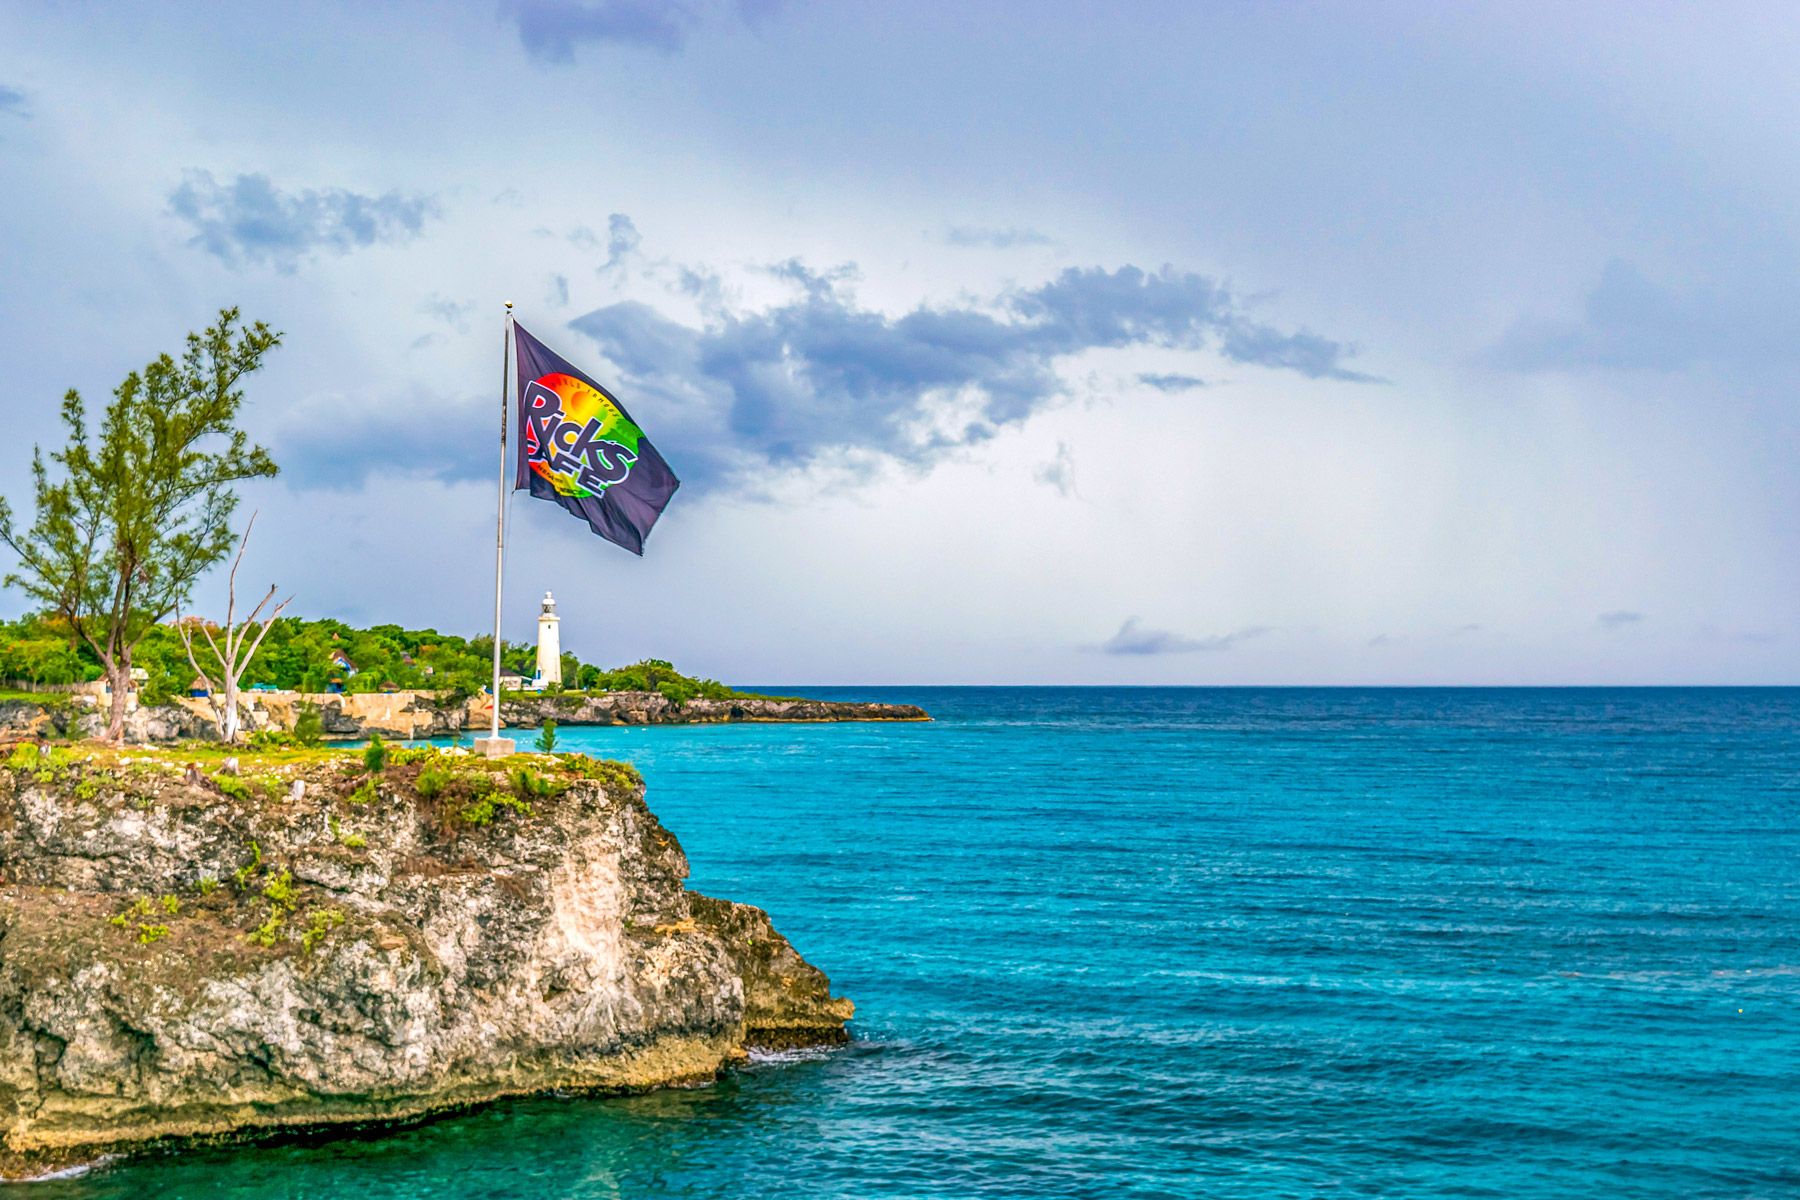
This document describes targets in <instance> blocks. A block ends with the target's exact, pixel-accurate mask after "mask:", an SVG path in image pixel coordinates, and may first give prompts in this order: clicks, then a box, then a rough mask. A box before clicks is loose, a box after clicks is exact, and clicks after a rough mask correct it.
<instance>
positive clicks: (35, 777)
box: [0, 747, 853, 1177]
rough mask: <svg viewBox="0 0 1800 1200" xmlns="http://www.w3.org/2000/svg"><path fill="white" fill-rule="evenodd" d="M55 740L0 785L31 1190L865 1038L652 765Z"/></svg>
mask: <svg viewBox="0 0 1800 1200" xmlns="http://www.w3.org/2000/svg"><path fill="white" fill-rule="evenodd" d="M239 761H240V770H239V773H237V774H231V773H228V771H227V770H226V769H224V766H225V764H224V757H223V755H222V754H220V753H219V752H218V751H184V752H182V753H181V754H180V755H179V756H178V755H175V754H171V753H161V752H150V753H143V752H140V753H137V754H132V753H129V752H126V753H114V752H110V751H102V750H95V751H86V750H74V751H64V750H55V751H51V752H49V753H48V754H40V753H39V752H38V751H37V750H36V749H34V748H30V747H25V748H21V749H20V750H18V751H16V752H15V753H14V755H13V757H12V758H11V759H10V760H9V761H8V763H7V765H6V767H5V768H4V769H0V1139H3V1146H4V1154H3V1155H0V1175H6V1176H13V1177H17V1176H21V1175H29V1174H32V1173H36V1172H41V1171H43V1170H45V1169H49V1168H53V1167H56V1166H59V1165H63V1164H67V1163H71V1162H79V1161H84V1160H89V1159H93V1158H96V1157H98V1156H100V1155H103V1154H107V1153H114V1152H119V1151H125V1150H131V1149H135V1148H143V1147H146V1146H151V1145H156V1144H178V1143H181V1142H186V1141H195V1140H201V1141H205V1140H216V1139H233V1138H242V1137H254V1136H255V1135H257V1134H259V1133H265V1132H269V1131H274V1130H278V1129H282V1128H292V1127H299V1126H317V1125H331V1124H343V1123H356V1124H361V1123H369V1122H383V1121H394V1120H403V1119H407V1118H412V1117H417V1116H421V1115H424V1114H427V1113H431V1112H435V1111H440V1110H445V1109H451V1108H456V1107H461V1106H466V1105H471V1104H478V1103H481V1102H485V1101H489V1100H493V1099H495V1098H498V1097H503V1096H512V1095H521V1094H526V1093H532V1092H542V1091H548V1090H571V1091H618V1090H635V1089H641V1088H649V1087H656V1086H660V1085H666V1084H680V1083H691V1082H695V1081H701V1080H706V1079H710V1078H712V1077H714V1076H715V1075H716V1074H717V1073H718V1072H719V1071H720V1070H721V1069H722V1068H723V1067H724V1066H726V1065H727V1064H729V1063H731V1062H732V1061H734V1060H736V1059H739V1058H742V1057H743V1056H744V1054H745V1053H746V1051H747V1050H748V1049H751V1048H756V1047H762V1046H767V1047H770V1048H785V1047H790V1046H795V1045H815V1044H829V1043H833V1042H838V1041H843V1040H845V1038H846V1037H847V1034H846V1032H845V1022H846V1021H847V1020H848V1019H849V1017H850V1015H851V1013H852V1011H853V1006H852V1005H851V1003H850V1002H849V1001H848V1000H843V999H836V998H833V997H832V996H831V994H830V990H829V982H828V981H827V979H826V977H825V976H824V975H823V974H822V973H820V972H819V971H818V970H817V969H816V968H814V967H812V966H810V965H809V964H807V963H806V962H805V961H804V960H803V959H802V958H800V956H799V955H798V954H797V953H795V952H794V950H793V948H792V947H791V946H789V945H788V943H787V942H786V940H785V939H783V938H782V937H781V935H780V934H779V933H777V932H775V930H774V929H773V927H772V926H771V925H770V924H769V920H768V917H767V916H766V915H764V914H763V913H762V912H761V911H759V910H757V909H753V908H749V907H746V906H744V905H739V904H733V903H730V902H729V901H723V900H714V899H711V898H709V897H704V896H699V895H697V894H695V893H692V892H689V891H687V890H686V888H685V887H684V885H683V880H684V879H685V878H686V876H687V860H686V858H685V856H684V855H683V854H682V851H681V847H680V845H679V844H678V843H677V842H676V840H675V838H674V836H673V835H671V834H670V833H669V832H668V831H667V830H665V829H664V828H663V827H662V826H661V825H660V824H659V823H658V822H657V820H656V818H655V817H654V816H653V815H652V814H651V812H650V810H649V809H648V808H647V807H646V806H645V803H644V787H643V783H642V781H641V780H640V779H639V778H638V776H637V775H636V773H635V772H634V771H632V770H631V768H629V767H626V766H623V765H621V764H617V763H604V762H597V761H594V760H592V759H587V758H583V757H580V756H567V757H562V758H556V759H550V758H545V757H542V756H524V755H521V756H516V757H515V758H512V759H507V760H501V761H500V762H498V763H488V762H486V761H483V760H478V759H474V758H471V757H469V756H465V755H461V754H459V753H458V752H455V751H434V750H411V751H395V752H392V753H390V755H389V758H388V762H387V764H386V765H385V766H384V768H383V769H380V770H375V771H371V770H368V769H367V768H366V767H365V765H364V763H363V761H362V759H361V757H360V756H358V755H353V754H349V753H342V752H333V751H282V752H273V753H269V754H263V755H255V754H242V755H240V756H239Z"/></svg>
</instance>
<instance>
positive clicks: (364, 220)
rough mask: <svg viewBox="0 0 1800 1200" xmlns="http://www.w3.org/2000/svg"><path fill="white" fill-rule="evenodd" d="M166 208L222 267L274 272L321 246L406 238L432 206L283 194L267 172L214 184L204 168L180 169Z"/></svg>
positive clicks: (409, 200)
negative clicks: (243, 265) (261, 266)
mask: <svg viewBox="0 0 1800 1200" xmlns="http://www.w3.org/2000/svg"><path fill="white" fill-rule="evenodd" d="M169 208H170V211H171V212H173V213H174V214H175V215H176V216H177V217H180V218H181V219H182V220H184V221H186V222H187V223H188V224H189V225H191V226H193V228H194V236H193V237H192V238H191V239H189V240H190V244H192V245H195V246H199V247H200V248H201V249H203V250H205V251H206V252H207V253H209V254H212V255H214V256H216V257H217V258H219V259H220V260H221V261H222V262H225V263H227V264H232V265H235V264H236V263H237V262H239V261H240V260H242V261H245V262H253V263H255V262H261V263H269V264H272V265H274V266H275V267H276V268H277V269H279V270H281V271H292V270H293V269H294V267H295V265H296V264H298V263H299V262H300V261H301V260H302V259H305V258H309V257H311V256H312V255H313V254H315V253H317V252H321V251H325V252H330V253H334V254H347V253H349V252H350V251H352V250H356V249H360V248H362V247H365V246H372V245H375V244H377V243H379V242H403V241H407V240H409V239H411V238H413V237H416V236H417V235H418V233H419V231H420V229H421V228H422V227H423V226H424V224H425V221H426V219H427V218H429V217H432V216H435V215H437V211H438V206H437V202H436V201H435V200H434V199H433V198H432V197H429V196H422V195H407V194H404V193H401V192H386V193H383V194H382V195H379V196H366V195H363V194H361V193H359V192H352V191H347V190H345V189H343V188H306V189H303V190H300V191H296V192H284V191H282V190H281V189H280V188H278V187H276V186H275V185H274V184H273V183H272V182H270V180H269V177H268V176H267V175H239V176H237V177H236V178H235V179H232V180H229V181H220V180H217V179H214V178H213V176H212V174H211V172H208V171H189V172H187V173H186V174H185V175H184V176H183V177H182V183H181V186H180V187H178V188H176V189H175V190H174V191H173V192H171V193H170V194H169Z"/></svg>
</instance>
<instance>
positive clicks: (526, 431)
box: [513, 322, 681, 554]
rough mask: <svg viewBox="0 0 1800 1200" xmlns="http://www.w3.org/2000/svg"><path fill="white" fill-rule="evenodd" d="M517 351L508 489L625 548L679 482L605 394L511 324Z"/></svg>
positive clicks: (633, 544)
mask: <svg viewBox="0 0 1800 1200" xmlns="http://www.w3.org/2000/svg"><path fill="white" fill-rule="evenodd" d="M513 345H514V347H516V348H517V351H518V355H519V455H518V459H519V472H518V479H517V480H516V481H515V482H514V484H513V488H514V490H515V491H516V490H518V489H519V488H529V489H530V491H531V494H532V495H533V496H536V497H537V498H538V499H540V500H554V501H556V502H557V503H558V504H560V505H562V506H563V507H564V508H566V509H568V510H569V511H570V512H572V513H574V514H575V515H576V516H578V517H580V518H581V519H582V520H584V521H586V522H587V523H588V527H589V528H590V529H592V530H593V531H594V532H595V533H597V534H599V535H600V536H601V537H603V538H605V539H606V540H607V541H609V542H617V543H618V544H619V545H621V546H623V547H625V548H626V549H627V550H629V551H631V552H632V553H633V554H642V553H643V552H644V539H645V538H646V537H648V536H650V527H651V526H652V525H654V524H656V518H657V517H658V516H659V515H661V513H662V510H663V506H664V505H666V504H668V502H669V497H670V496H673V495H674V494H675V489H676V488H678V487H680V486H681V480H679V479H677V478H675V472H674V471H671V470H670V469H669V464H668V463H666V462H664V461H663V456H662V455H660V454H658V453H657V452H656V447H655V446H652V445H651V444H650V439H649V438H647V437H645V436H644V431H643V430H642V429H639V428H638V426H637V424H636V422H634V421H633V420H632V419H631V414H630V413H627V412H626V411H625V406H624V405H622V404H620V403H619V401H618V399H617V398H616V397H614V396H613V394H612V393H611V392H609V391H607V390H606V389H605V388H603V387H601V386H600V385H599V384H597V383H595V382H594V381H593V380H592V379H589V378H588V377H587V376H586V375H583V374H582V373H581V372H580V371H577V370H576V369H575V368H574V367H572V366H570V365H569V363H568V362H567V361H565V360H564V359H563V358H562V357H561V356H560V355H558V354H556V353H555V352H554V351H552V350H550V349H549V348H548V347H546V346H545V345H544V344H543V343H542V342H540V341H538V340H537V339H536V338H534V337H532V336H531V335H530V334H529V333H526V332H525V330H524V329H522V328H521V327H520V326H519V325H518V323H517V322H514V324H513Z"/></svg>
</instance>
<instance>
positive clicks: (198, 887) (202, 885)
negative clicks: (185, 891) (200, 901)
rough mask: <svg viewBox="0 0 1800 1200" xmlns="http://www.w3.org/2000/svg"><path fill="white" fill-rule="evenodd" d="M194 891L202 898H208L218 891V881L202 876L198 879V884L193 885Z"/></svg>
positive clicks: (208, 876)
mask: <svg viewBox="0 0 1800 1200" xmlns="http://www.w3.org/2000/svg"><path fill="white" fill-rule="evenodd" d="M194 890H195V891H197V892H199V893H200V894H201V895H202V896H210V895H212V894H213V893H214V892H216V891H218V890H219V881H218V880H217V879H214V878H213V877H212V876H211V875H202V876H201V877H200V882H199V883H196V884H195V885H194Z"/></svg>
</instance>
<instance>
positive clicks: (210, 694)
mask: <svg viewBox="0 0 1800 1200" xmlns="http://www.w3.org/2000/svg"><path fill="white" fill-rule="evenodd" d="M255 526H256V514H255V513H251V514H250V520H249V522H248V523H247V524H246V525H245V526H244V536H243V538H242V540H240V541H239V542H238V552H237V557H236V558H234V559H232V560H231V577H230V581H229V583H227V585H226V589H225V625H224V627H223V629H222V630H221V633H222V635H223V640H224V643H225V644H224V645H223V646H221V645H219V641H220V639H219V638H215V637H213V633H212V627H211V626H209V625H206V624H204V623H201V624H199V629H200V632H201V634H202V635H204V636H205V638H206V644H207V646H208V647H209V648H210V649H211V650H212V657H213V661H215V662H217V663H218V664H219V678H220V679H221V680H223V681H224V687H223V688H220V687H218V686H216V685H215V684H214V683H213V681H212V678H211V676H209V675H208V674H207V671H206V668H204V667H202V666H201V665H200V661H199V659H197V658H195V657H194V628H195V623H192V622H188V621H185V620H183V621H177V622H176V626H175V627H176V629H178V630H179V631H180V632H181V644H182V645H183V646H184V647H186V649H187V659H188V665H189V666H191V667H193V668H194V675H195V676H196V677H197V678H198V679H199V680H200V683H201V684H202V685H203V686H204V687H205V688H206V698H207V702H208V703H209V704H211V705H212V710H213V720H215V721H217V722H218V725H219V740H220V741H223V742H225V743H226V744H227V745H229V744H232V743H235V742H236V741H237V740H238V684H239V683H240V682H241V681H242V679H243V678H244V671H245V669H246V668H247V667H249V665H250V660H251V659H253V658H255V657H256V650H257V647H259V646H261V645H262V641H263V638H265V637H267V636H268V635H269V626H271V625H273V624H274V623H275V618H277V617H279V616H280V615H281V610H282V609H284V608H286V607H287V606H288V605H289V604H291V603H293V600H294V598H293V597H292V596H289V597H288V598H287V599H286V600H283V601H282V602H281V603H280V604H277V605H276V606H275V608H274V611H272V612H271V613H269V615H268V616H267V617H262V610H263V608H264V607H265V606H266V605H267V604H268V603H269V601H271V600H273V599H274V598H275V585H274V584H272V583H271V584H270V585H269V591H268V594H266V595H265V596H263V598H262V599H261V600H258V601H257V602H256V607H255V608H253V609H251V610H250V615H249V616H247V617H245V618H244V619H243V621H242V623H240V622H239V621H238V619H237V573H238V568H239V567H240V566H242V565H243V562H244V549H245V547H247V546H249V544H250V530H251V529H253V528H255ZM258 617H262V628H260V629H256V636H255V637H251V636H250V632H251V630H252V629H253V628H255V626H256V621H257V618H258ZM245 642H248V643H249V645H248V646H246V645H245ZM221 691H223V692H224V693H225V694H224V695H223V696H221V695H219V693H220V692H221Z"/></svg>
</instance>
